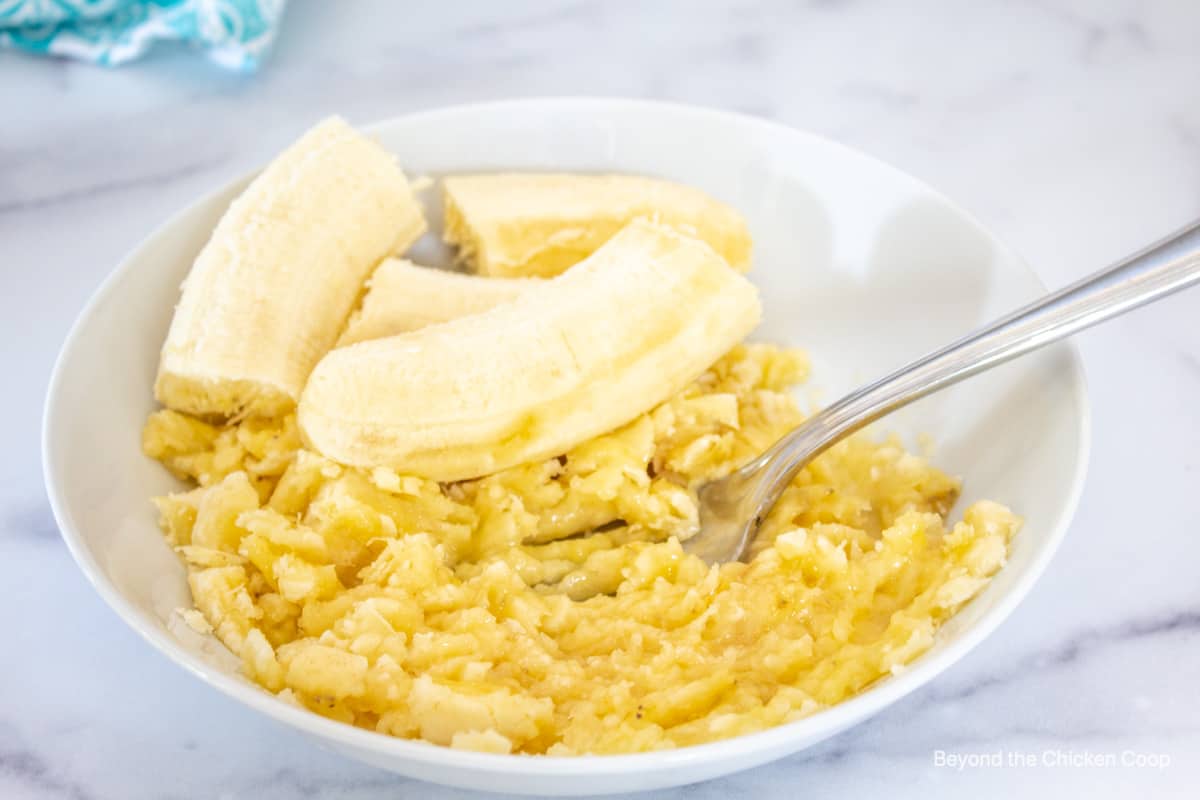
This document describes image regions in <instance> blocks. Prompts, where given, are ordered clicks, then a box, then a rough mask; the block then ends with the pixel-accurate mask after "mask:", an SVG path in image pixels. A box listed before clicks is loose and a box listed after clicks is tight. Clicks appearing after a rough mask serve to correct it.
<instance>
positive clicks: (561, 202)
mask: <svg viewBox="0 0 1200 800" xmlns="http://www.w3.org/2000/svg"><path fill="white" fill-rule="evenodd" d="M442 188H443V195H444V203H445V228H444V231H443V236H444V238H445V240H446V241H447V242H448V243H450V244H452V245H457V246H458V248H459V257H460V258H461V259H462V260H464V261H466V262H467V263H468V264H470V265H471V266H472V268H473V269H474V271H475V272H478V273H479V274H481V275H492V276H498V277H525V276H540V277H550V276H553V275H557V274H559V273H560V272H562V271H563V270H565V269H567V268H568V267H570V266H571V265H573V264H575V263H577V262H579V261H581V260H583V259H584V258H586V257H587V256H588V255H590V254H591V253H592V252H594V251H595V250H596V248H598V247H599V246H600V245H602V244H604V243H605V242H606V241H608V239H609V238H610V237H612V235H613V234H615V233H616V232H617V231H619V230H620V229H621V228H623V227H624V226H625V224H626V223H628V222H629V221H630V220H632V219H635V218H638V217H647V218H650V219H653V220H655V221H657V222H662V223H664V224H666V225H669V226H671V227H673V228H676V229H678V230H679V231H680V232H682V233H686V234H688V235H691V236H695V237H696V238H698V239H703V240H704V241H706V242H708V243H709V244H710V245H712V247H713V249H714V250H716V251H717V252H718V253H720V254H721V255H722V256H723V257H724V258H725V260H726V261H728V262H729V264H730V265H731V266H733V267H734V268H735V269H737V270H738V271H739V272H745V271H746V270H747V269H749V267H750V234H749V231H748V230H747V229H746V221H745V220H744V219H742V216H741V215H740V214H738V213H737V212H736V211H734V210H733V209H732V208H730V207H729V206H727V205H725V204H724V203H719V202H717V201H716V200H714V199H713V198H711V197H709V196H708V195H707V194H705V193H704V192H702V191H700V190H699V189H695V188H692V187H691V186H682V185H680V184H677V183H671V182H669V181H664V180H657V179H654V178H643V177H637V176H632V175H567V174H534V173H520V174H500V175H460V176H456V177H449V178H446V179H444V180H443V181H442Z"/></svg>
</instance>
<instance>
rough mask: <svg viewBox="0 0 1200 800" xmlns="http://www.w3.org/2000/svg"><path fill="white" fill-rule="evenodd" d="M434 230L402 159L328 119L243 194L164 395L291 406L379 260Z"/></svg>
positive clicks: (173, 347) (167, 359)
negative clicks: (427, 222) (429, 226)
mask: <svg viewBox="0 0 1200 800" xmlns="http://www.w3.org/2000/svg"><path fill="white" fill-rule="evenodd" d="M424 231H425V220H424V217H423V216H422V214H421V210H420V208H419V206H418V205H417V202H416V199H415V198H414V196H413V193H412V191H411V189H410V187H409V184H408V180H407V179H406V178H405V177H404V173H403V172H401V171H400V168H399V167H398V166H397V165H396V162H395V159H394V158H393V157H392V156H391V155H390V154H389V153H387V152H386V151H385V150H384V149H383V148H381V147H380V146H379V145H377V144H375V143H374V142H372V141H371V140H369V139H367V138H365V137H364V136H362V135H360V134H359V133H357V132H356V131H354V129H352V128H351V127H350V126H349V125H347V124H346V123H345V122H344V121H343V120H341V119H339V118H337V117H332V118H330V119H327V120H325V121H323V122H321V123H320V124H318V125H317V126H316V127H315V128H313V129H312V130H310V131H308V133H306V134H305V135H304V136H303V137H301V138H300V140H299V141H297V142H296V143H295V144H293V145H292V146H291V147H289V148H288V149H287V150H285V151H284V152H283V153H282V154H281V155H280V156H279V157H278V158H276V159H275V160H274V161H273V162H271V164H269V165H268V166H267V168H266V169H265V170H263V172H262V174H260V175H259V176H258V177H257V178H255V179H254V181H253V182H252V183H251V184H250V186H249V187H247V188H246V190H245V191H244V192H242V194H241V195H240V196H239V197H238V198H237V199H236V200H234V201H233V203H232V204H231V205H230V206H229V209H228V210H227V211H226V212H225V214H224V216H222V217H221V220H220V222H218V223H217V227H216V229H215V230H214V231H213V234H212V237H211V238H210V239H209V241H208V243H207V244H206V245H205V246H204V249H203V250H201V251H200V255H199V256H198V257H197V258H196V261H195V263H194V264H193V265H192V269H191V272H190V273H189V274H188V277H187V280H186V281H184V284H183V291H182V296H181V299H180V302H179V305H178V306H177V308H176V309H175V316H174V318H173V319H172V321H171V328H170V331H169V332H168V334H167V339H166V343H165V344H164V345H163V349H162V356H161V360H160V362H159V369H158V377H157V379H156V380H155V385H154V393H155V396H156V397H157V398H158V400H159V402H161V403H162V404H163V405H165V406H167V407H169V408H173V409H176V410H178V411H184V412H187V413H190V414H196V415H204V416H210V415H212V416H223V417H231V416H237V415H264V416H278V415H280V414H282V413H285V412H286V411H287V410H289V409H290V408H292V407H293V406H294V405H295V402H296V400H297V399H298V398H299V396H300V390H301V389H302V388H303V386H304V382H305V380H306V379H307V378H308V373H309V372H310V371H311V370H312V368H313V366H314V365H315V364H316V363H317V361H318V360H319V359H320V358H321V356H323V355H324V354H325V352H326V351H328V350H329V348H330V347H332V346H333V344H334V341H335V340H336V339H337V336H338V332H339V331H340V330H341V329H342V326H343V325H344V323H345V321H346V317H347V315H348V314H349V313H350V309H351V307H352V306H353V305H354V302H355V300H356V299H357V298H358V295H359V292H360V291H361V290H362V284H363V280H364V279H365V278H366V277H367V275H368V274H369V273H370V271H371V268H372V267H374V266H375V265H376V264H377V263H378V262H379V260H380V259H381V258H383V257H384V256H387V255H390V254H392V253H395V252H397V251H398V250H403V249H405V248H407V247H408V246H409V245H410V244H412V243H413V241H415V240H416V239H417V238H418V237H419V236H420V235H421V234H422V233H423V232H424Z"/></svg>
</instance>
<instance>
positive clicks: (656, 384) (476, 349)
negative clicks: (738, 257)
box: [298, 220, 760, 481]
mask: <svg viewBox="0 0 1200 800" xmlns="http://www.w3.org/2000/svg"><path fill="white" fill-rule="evenodd" d="M759 316H760V305H759V300H758V293H757V290H756V289H755V288H754V286H753V285H752V284H751V283H749V282H748V281H747V280H746V279H745V278H743V277H742V276H741V275H739V274H738V273H737V272H735V271H734V270H732V269H730V268H729V265H728V263H727V262H726V261H725V259H724V258H722V256H721V255H719V254H718V253H717V252H716V251H715V250H713V248H712V247H710V246H709V245H708V244H706V243H705V242H703V241H700V240H698V239H694V238H691V237H689V236H686V235H682V234H681V233H679V232H678V231H677V230H675V229H673V228H671V227H668V226H665V225H661V224H656V223H652V222H648V221H644V220H638V221H635V222H633V223H631V224H630V225H628V226H627V227H625V228H624V229H622V230H621V231H620V232H619V233H618V234H617V235H615V236H613V237H612V238H611V239H609V240H608V241H607V242H606V243H605V244H604V245H603V246H601V247H599V249H597V250H596V251H595V252H594V253H593V254H592V255H591V256H590V257H588V258H587V259H586V260H585V261H583V262H582V263H580V264H579V265H578V266H576V267H574V268H573V269H571V270H569V271H568V272H566V273H565V274H563V275H562V276H561V277H558V278H555V279H553V280H550V281H544V282H539V283H536V284H534V285H531V286H528V287H525V288H524V290H523V291H520V292H519V293H518V294H517V296H516V297H515V298H513V299H511V300H508V301H507V302H504V303H502V304H500V305H496V306H495V307H494V308H492V309H491V310H489V311H485V312H483V313H479V314H475V315H473V316H467V317H462V318H458V319H454V320H452V321H449V322H444V323H443V324H439V325H433V326H431V327H426V328H422V329H420V330H416V331H412V332H409V333H402V334H399V335H395V336H389V337H387V338H383V339H375V340H371V341H360V342H358V343H356V344H352V345H350V346H347V347H341V348H339V349H336V350H333V351H331V352H330V353H329V354H328V355H326V356H325V357H324V358H323V359H322V360H321V361H320V363H319V364H318V365H317V366H316V368H315V369H314V370H313V372H312V374H311V376H310V377H309V379H308V383H307V385H306V387H305V388H304V391H303V394H302V396H301V399H300V403H299V408H298V420H299V424H300V428H301V431H302V434H303V436H304V438H305V440H306V441H307V443H308V444H309V446H311V447H312V448H313V449H315V450H317V451H319V452H321V453H322V454H324V455H326V456H327V457H330V458H332V459H335V460H337V461H340V462H342V463H345V464H350V465H353V466H361V467H379V466H386V467H392V468H395V469H397V470H399V471H403V472H405V473H409V474H416V475H421V476H425V477H428V478H432V479H436V480H440V481H457V480H464V479H468V478H475V477H479V476H482V475H486V474H488V473H491V472H495V471H497V470H499V469H503V468H506V467H509V466H512V465H515V464H519V463H523V462H527V461H532V460H536V459H540V458H547V457H551V456H554V455H557V454H559V453H562V452H565V451H566V450H568V449H570V448H571V447H572V446H574V445H576V444H578V443H580V442H582V441H584V440H586V439H589V438H591V437H593V436H596V435H599V434H601V433H604V432H606V431H610V430H612V429H614V428H616V427H619V426H620V425H622V424H624V423H626V422H628V421H630V420H632V419H633V418H635V417H636V416H637V415H639V414H641V413H643V412H645V411H647V410H649V409H650V408H652V407H654V406H655V405H657V404H659V403H660V402H662V401H664V400H666V399H667V398H668V397H669V396H671V395H672V394H674V393H675V392H677V391H679V390H680V389H681V388H682V387H684V386H685V385H686V384H687V383H688V382H689V381H691V380H693V379H694V378H695V377H696V376H697V375H699V374H700V373H701V372H703V371H704V369H706V368H707V367H708V366H709V365H710V364H711V363H712V362H713V361H715V360H716V359H717V358H718V357H720V356H721V355H722V354H723V353H725V352H726V351H727V350H729V349H730V348H731V347H733V346H734V345H735V344H737V343H738V342H739V341H741V340H742V339H743V338H744V337H745V336H746V335H747V334H748V333H749V332H750V331H751V330H752V329H753V328H754V327H755V325H756V324H757V323H758V320H759Z"/></svg>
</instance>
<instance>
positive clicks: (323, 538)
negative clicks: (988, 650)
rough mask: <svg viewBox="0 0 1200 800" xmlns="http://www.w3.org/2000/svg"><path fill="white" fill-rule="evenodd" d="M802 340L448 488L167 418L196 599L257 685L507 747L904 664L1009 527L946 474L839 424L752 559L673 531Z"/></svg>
mask: <svg viewBox="0 0 1200 800" xmlns="http://www.w3.org/2000/svg"><path fill="white" fill-rule="evenodd" d="M806 372H807V364H806V361H805V359H804V358H803V356H802V355H801V354H799V353H798V352H796V351H791V350H783V349H778V348H774V347H770V346H766V345H746V346H739V347H737V348H735V349H734V350H733V351H732V352H731V353H729V354H728V355H727V356H726V357H724V358H723V359H721V360H720V361H719V362H718V363H717V364H715V365H714V366H713V367H712V368H711V369H710V370H709V371H708V372H706V373H705V374H704V375H702V376H701V377H700V378H699V379H698V380H697V381H696V382H695V383H694V384H692V385H691V386H690V387H688V388H687V389H685V390H684V391H683V392H681V393H680V394H679V395H678V396H677V397H675V398H673V399H672V400H670V401H668V402H666V403H664V404H662V405H661V406H659V407H658V408H656V409H654V410H653V411H651V412H649V413H647V414H645V415H643V416H641V417H639V418H638V419H636V420H634V421H633V422H631V423H629V424H628V425H626V426H624V427H623V428H621V429H619V430H617V431H615V432H613V433H611V434H608V435H605V436H601V437H599V438H597V439H594V440H592V441H589V442H587V443H585V444H583V445H581V446H579V447H577V448H575V449H574V450H572V451H570V452H569V453H567V454H566V455H565V456H562V457H560V458H557V459H550V460H547V461H544V462H539V463H534V464H527V465H522V466H519V467H515V468H512V469H508V470H505V471H503V472H500V473H498V474H495V475H491V476H489V477H486V478H482V479H479V480H474V481H468V482H463V483H457V484H450V485H440V484H437V483H434V482H431V481H427V480H423V479H420V478H416V477H412V476H406V475H398V474H396V473H394V472H392V471H390V470H373V471H361V470H352V469H346V468H343V467H340V466H338V465H337V464H334V463H333V462H330V461H328V460H326V459H324V458H322V457H321V456H319V455H317V454H315V453H313V452H310V451H307V450H305V449H303V447H302V445H301V443H300V439H299V436H298V434H297V432H296V425H295V420H294V418H293V417H290V416H289V417H286V418H283V419H278V420H271V421H261V420H247V421H243V422H240V423H237V424H230V425H227V426H223V427H221V426H214V425H210V424H208V423H206V422H203V421H201V420H199V419H196V418H193V417H189V416H186V415H183V414H179V413H177V412H174V411H159V412H157V413H155V414H153V415H152V416H151V417H150V419H149V421H148V422H147V425H146V428H145V432H144V442H143V444H144V449H145V451H146V453H147V454H149V455H151V456H153V457H154V458H157V459H159V460H161V461H162V462H163V463H164V464H165V465H166V466H167V467H168V468H169V469H171V471H172V472H174V473H175V474H176V475H177V476H179V477H181V478H184V479H187V480H189V481H194V482H196V483H197V484H198V488H195V489H193V490H191V491H187V492H183V493H180V494H173V495H169V496H167V497H161V498H157V499H156V501H155V502H156V504H157V505H158V508H159V511H160V513H161V525H162V528H163V530H164V532H165V533H166V536H167V538H168V540H169V541H170V542H171V544H172V545H174V546H175V547H176V548H177V549H178V551H179V552H180V554H181V555H182V557H183V558H184V559H185V561H186V563H187V566H188V573H189V577H188V581H189V584H190V586H191V591H192V596H193V599H194V601H195V605H196V608H197V609H198V610H199V611H200V613H202V614H203V616H204V619H205V620H207V622H208V624H209V625H211V626H212V628H213V630H214V631H215V633H216V635H217V636H219V637H220V639H221V641H223V642H224V643H225V645H226V646H228V647H229V649H230V650H232V651H233V652H234V653H235V654H238V655H239V656H240V657H241V659H242V662H243V664H244V669H245V671H246V674H247V675H249V676H250V677H251V678H252V679H253V680H255V681H256V682H258V683H259V684H261V685H262V686H263V687H264V688H265V689H267V690H268V691H271V692H274V693H277V694H278V695H280V696H281V697H283V698H286V699H288V700H289V701H291V702H294V703H297V704H299V705H301V706H303V707H305V708H308V709H311V710H313V711H315V712H317V713H320V714H323V715H325V716H327V717H331V718H333V719H337V720H341V721H343V722H347V723H351V724H354V725H358V726H361V727H364V728H368V729H372V730H377V731H380V732H383V733H388V734H391V735H394V736H401V737H407V738H420V739H425V740H427V741H430V742H434V743H436V744H441V745H449V746H452V747H461V748H470V749H474V750H485V751H491V752H499V753H509V752H516V753H546V754H550V755H571V754H582V753H619V752H633V751H644V750H655V749H660V748H669V747H679V746H683V745H690V744H696V743H700V742H706V741H711V740H714V739H721V738H724V737H729V736H734V735H737V734H741V733H746V732H750V731H756V730H761V729H763V728H767V727H770V726H773V725H778V724H780V723H783V722H787V721H790V720H794V719H797V718H800V717H803V716H806V715H809V714H812V713H813V712H815V711H818V710H820V709H822V708H825V707H827V706H830V705H833V704H835V703H838V702H840V701H842V700H844V699H846V698H847V697H850V696H852V695H854V694H856V693H857V692H859V691H861V690H862V689H863V688H865V687H866V686H868V685H869V684H870V683H872V682H873V681H875V680H877V679H879V678H880V677H883V676H885V675H888V674H890V673H892V672H895V671H898V670H899V669H900V668H901V667H902V666H903V665H904V664H906V663H908V662H910V661H911V660H912V659H914V658H915V657H917V656H918V655H919V654H921V653H922V652H923V651H925V650H926V649H927V648H928V647H929V646H930V645H931V644H932V642H933V637H934V633H935V631H936V630H937V628H938V627H939V626H940V625H941V624H942V623H943V622H944V621H945V620H946V619H947V618H948V617H949V616H951V615H952V614H953V613H954V612H955V610H956V609H957V608H959V606H961V605H962V604H963V603H965V602H966V601H967V600H969V599H970V598H971V597H973V596H974V595H975V594H976V593H977V592H978V591H979V590H980V589H981V588H982V587H983V586H984V585H985V584H986V583H987V580H988V578H989V577H990V576H991V575H992V574H993V573H995V572H996V570H998V569H999V568H1000V567H1001V566H1002V565H1003V563H1004V560H1005V557H1006V554H1007V548H1008V542H1009V539H1010V537H1011V536H1012V535H1013V534H1014V533H1015V531H1016V530H1017V528H1018V527H1019V525H1020V522H1019V520H1018V518H1017V517H1016V516H1014V515H1013V514H1012V513H1011V512H1009V511H1008V510H1007V509H1005V508H1003V507H1001V506H999V505H996V504H994V503H989V502H981V503H976V504H975V505H973V506H971V507H970V508H968V509H967V510H966V512H965V514H964V517H963V520H962V521H960V522H957V523H955V524H953V525H948V523H947V522H946V519H945V517H946V514H947V513H948V511H949V509H950V507H951V505H952V504H953V503H954V501H955V499H956V497H957V495H958V490H959V485H958V482H957V481H956V480H954V479H953V478H950V477H948V476H946V475H945V474H943V473H941V472H940V471H938V470H937V469H935V468H933V467H932V466H930V465H929V464H928V463H926V462H925V461H924V460H923V459H921V458H918V457H917V456H914V455H911V454H909V453H906V452H905V451H904V450H903V449H902V448H901V447H900V446H899V445H898V443H897V442H895V441H886V442H883V443H875V442H872V441H870V440H869V439H867V438H865V437H855V438H852V439H849V440H847V441H845V442H842V443H841V444H839V445H837V446H836V447H834V448H833V449H832V450H830V451H829V452H828V453H826V454H825V455H823V456H822V457H821V458H819V459H817V460H816V461H815V462H813V463H812V464H811V465H810V466H808V467H807V468H805V469H804V470H803V471H802V472H801V473H800V475H799V476H798V477H797V478H796V480H795V481H794V483H793V484H792V486H791V487H789V488H788V490H787V491H786V492H785V493H784V495H783V498H782V499H781V500H780V502H779V504H778V505H777V506H776V507H775V509H774V511H773V512H772V513H771V515H770V516H769V518H768V519H767V520H766V522H765V523H764V525H763V528H762V533H761V534H760V536H759V538H758V541H757V543H756V546H755V552H754V555H753V558H752V560H751V561H750V563H746V564H743V563H736V564H725V565H723V566H721V567H720V568H708V567H706V566H705V565H704V564H703V563H702V562H701V561H699V560H698V559H696V558H694V557H691V556H687V555H685V554H684V553H683V551H682V550H681V548H680V545H679V540H681V539H685V538H686V537H687V536H689V535H691V534H692V533H693V532H694V530H695V525H696V501H695V497H694V495H693V493H692V492H691V491H690V489H691V487H693V486H695V485H696V484H698V483H701V482H703V481H706V480H709V479H712V478H715V477H718V476H721V475H723V474H726V473H728V472H729V471H731V470H732V469H733V468H734V467H735V466H737V465H738V464H740V463H742V462H744V461H746V460H748V459H749V458H751V457H753V456H754V455H756V454H758V453H760V452H761V451H762V450H763V449H765V448H766V447H767V446H768V445H769V444H771V443H772V442H773V441H774V440H775V439H777V438H778V437H779V436H780V435H781V434H783V433H784V432H785V431H786V430H788V429H789V428H791V427H792V426H793V425H795V424H796V423H797V422H798V421H800V419H801V414H800V412H799V410H798V409H797V407H796V404H795V402H794V401H793V400H792V398H791V396H790V395H789V394H788V389H789V388H790V387H791V386H793V385H794V384H796V383H798V382H799V381H801V380H802V379H803V378H804V377H805V374H806Z"/></svg>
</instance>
